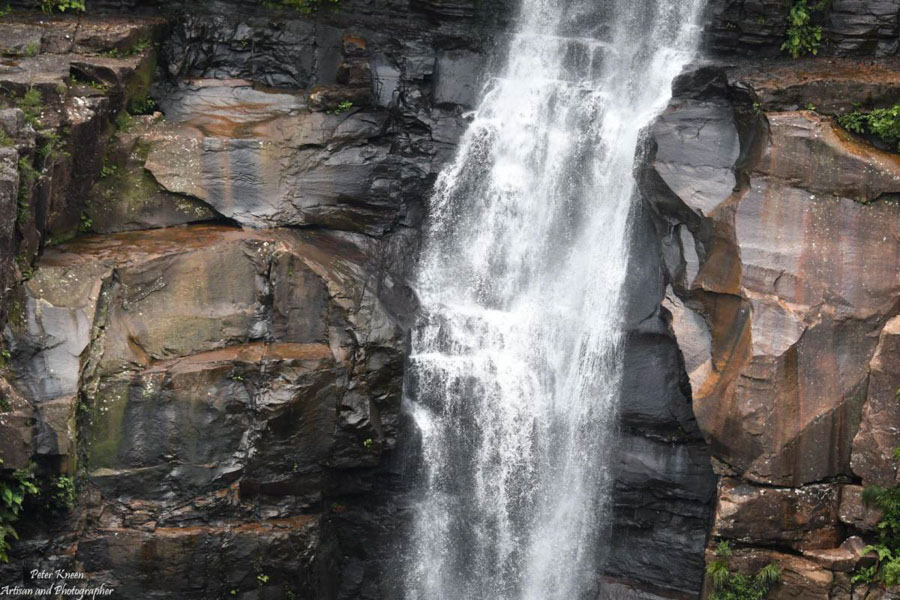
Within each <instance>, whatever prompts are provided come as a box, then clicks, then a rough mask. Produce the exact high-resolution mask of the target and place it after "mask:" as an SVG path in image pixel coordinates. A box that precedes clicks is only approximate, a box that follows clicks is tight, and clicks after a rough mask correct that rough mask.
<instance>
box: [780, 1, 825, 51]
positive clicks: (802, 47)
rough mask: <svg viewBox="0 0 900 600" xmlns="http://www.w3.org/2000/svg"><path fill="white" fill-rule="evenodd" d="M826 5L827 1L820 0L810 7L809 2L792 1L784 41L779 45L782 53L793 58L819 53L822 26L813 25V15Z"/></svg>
mask: <svg viewBox="0 0 900 600" xmlns="http://www.w3.org/2000/svg"><path fill="white" fill-rule="evenodd" d="M828 3H829V0H820V1H819V2H817V3H816V4H814V5H812V6H811V5H810V4H809V0H794V4H793V5H792V6H791V11H790V13H788V28H787V32H785V36H786V39H785V40H784V43H783V44H782V45H781V50H782V51H784V52H787V53H788V54H790V55H791V56H792V57H793V58H800V57H801V56H804V55H806V54H813V55H815V54H818V53H819V47H820V46H821V45H822V26H821V25H813V23H812V20H813V13H816V12H820V11H822V10H825V8H826V7H827V6H828Z"/></svg>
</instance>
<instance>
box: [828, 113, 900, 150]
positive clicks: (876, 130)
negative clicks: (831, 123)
mask: <svg viewBox="0 0 900 600" xmlns="http://www.w3.org/2000/svg"><path fill="white" fill-rule="evenodd" d="M837 122H838V124H839V125H840V126H841V127H843V128H844V129H846V130H847V131H850V132H852V133H859V134H869V135H873V136H875V137H877V138H879V139H880V140H881V141H883V142H884V143H885V144H887V145H888V146H890V147H891V148H892V149H895V150H896V151H898V152H900V104H895V105H894V106H892V107H890V108H876V109H875V110H873V111H871V112H868V113H863V112H860V111H859V109H857V110H854V111H853V112H849V113H847V114H844V115H840V116H839V117H838V118H837Z"/></svg>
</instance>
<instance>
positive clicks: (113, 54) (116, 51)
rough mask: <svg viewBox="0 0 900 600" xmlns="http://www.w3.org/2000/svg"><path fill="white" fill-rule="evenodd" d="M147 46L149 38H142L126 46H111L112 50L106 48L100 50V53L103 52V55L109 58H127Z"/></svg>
mask: <svg viewBox="0 0 900 600" xmlns="http://www.w3.org/2000/svg"><path fill="white" fill-rule="evenodd" d="M149 47H150V40H148V39H143V40H139V41H138V42H136V43H134V44H133V45H131V46H129V47H128V48H124V49H120V48H113V49H112V50H107V51H106V52H102V53H101V54H103V55H104V56H109V57H110V58H127V57H129V56H134V55H135V54H140V53H141V52H143V51H144V50H146V49H147V48H149Z"/></svg>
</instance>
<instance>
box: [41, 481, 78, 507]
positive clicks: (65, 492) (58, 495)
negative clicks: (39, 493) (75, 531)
mask: <svg viewBox="0 0 900 600" xmlns="http://www.w3.org/2000/svg"><path fill="white" fill-rule="evenodd" d="M44 496H45V504H44V505H45V506H46V508H47V509H49V510H52V511H55V512H63V511H69V510H72V508H73V507H74V506H75V497H76V494H75V480H74V479H72V478H71V477H69V476H68V475H60V476H59V477H54V478H53V479H52V480H51V481H50V482H49V484H48V485H47V490H46V491H45V493H44Z"/></svg>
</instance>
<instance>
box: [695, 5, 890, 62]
mask: <svg viewBox="0 0 900 600" xmlns="http://www.w3.org/2000/svg"><path fill="white" fill-rule="evenodd" d="M810 6H816V5H815V4H812V3H810ZM790 7H791V4H790V3H788V2H782V1H781V0H715V1H712V2H710V3H709V4H708V6H707V13H706V23H705V29H706V36H705V39H704V46H705V50H706V51H707V53H708V54H712V55H718V56H734V55H739V56H749V57H760V56H767V57H775V56H778V55H779V53H780V52H781V50H780V48H781V44H782V43H783V41H784V33H785V30H786V28H787V27H786V22H787V16H788V11H789V10H790ZM898 12H900V2H898V0H833V1H832V2H829V3H828V4H827V6H826V8H825V9H824V10H822V11H813V13H812V20H813V24H814V25H817V26H820V27H822V31H823V38H824V42H823V44H822V49H821V50H822V53H823V54H826V55H831V56H844V57H846V56H877V57H885V56H896V55H897V53H898V52H900V42H898V34H900V18H898V16H897V14H898Z"/></svg>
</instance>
